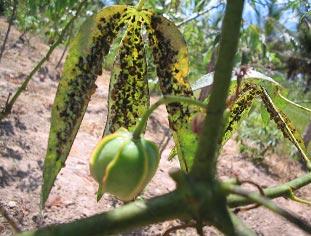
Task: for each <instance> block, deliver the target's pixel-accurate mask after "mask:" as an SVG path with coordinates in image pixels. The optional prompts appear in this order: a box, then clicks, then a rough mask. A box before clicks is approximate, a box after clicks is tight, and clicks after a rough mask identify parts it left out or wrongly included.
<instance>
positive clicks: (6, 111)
mask: <svg viewBox="0 0 311 236" xmlns="http://www.w3.org/2000/svg"><path fill="white" fill-rule="evenodd" d="M87 2H88V1H87V0H84V1H82V2H81V3H80V4H79V5H78V7H77V10H76V14H75V15H74V16H73V17H72V18H71V19H70V20H69V22H68V23H67V24H66V26H65V28H64V29H63V30H62V32H61V34H60V35H59V37H58V39H57V40H56V42H55V43H54V44H53V45H52V46H51V47H50V48H49V50H48V52H47V53H46V55H45V56H44V57H43V58H42V59H41V61H40V62H39V63H38V64H37V65H36V66H35V67H34V68H33V69H32V71H31V72H30V73H29V75H28V76H27V77H26V79H25V81H24V82H23V84H22V85H21V86H20V87H19V88H18V89H17V91H16V93H15V94H14V96H13V97H12V98H11V99H10V101H9V102H8V103H7V104H6V106H5V107H4V109H3V111H1V112H0V122H1V120H2V119H3V118H5V117H6V116H8V115H9V114H10V113H11V111H12V107H13V105H14V103H15V102H16V100H17V98H18V97H19V96H20V95H21V93H22V92H23V91H24V90H25V89H26V88H27V85H28V83H29V81H30V80H31V79H32V77H33V75H34V74H35V73H36V72H37V71H38V70H39V69H40V68H41V66H42V65H43V63H45V62H46V61H47V60H48V59H49V57H50V55H51V54H52V52H53V51H54V49H55V48H56V47H57V46H58V45H59V44H60V43H61V42H62V41H63V39H64V37H65V35H66V33H67V31H68V30H69V29H70V27H71V25H72V24H73V22H74V21H75V20H76V18H77V17H78V16H79V13H80V11H81V10H82V8H83V6H84V5H86V4H87Z"/></svg>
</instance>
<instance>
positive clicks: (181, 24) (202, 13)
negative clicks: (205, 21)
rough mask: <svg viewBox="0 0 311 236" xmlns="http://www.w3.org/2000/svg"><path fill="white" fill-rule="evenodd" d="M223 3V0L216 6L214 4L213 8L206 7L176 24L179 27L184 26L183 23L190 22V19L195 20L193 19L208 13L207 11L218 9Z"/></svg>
mask: <svg viewBox="0 0 311 236" xmlns="http://www.w3.org/2000/svg"><path fill="white" fill-rule="evenodd" d="M222 5H224V3H222V2H221V3H219V4H217V5H216V6H213V7H211V8H208V9H205V10H203V11H200V12H197V13H196V14H195V15H193V16H190V17H189V18H187V19H185V20H184V21H182V22H180V23H178V24H176V26H177V27H181V26H183V25H185V24H187V23H189V22H190V21H193V20H195V19H197V18H198V17H200V16H202V15H204V14H206V13H208V12H210V11H212V10H213V9H217V8H218V7H220V6H222Z"/></svg>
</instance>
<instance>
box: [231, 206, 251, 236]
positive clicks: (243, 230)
mask: <svg viewBox="0 0 311 236" xmlns="http://www.w3.org/2000/svg"><path fill="white" fill-rule="evenodd" d="M229 215H230V218H231V221H232V223H233V226H234V228H235V232H236V234H237V235H239V236H256V233H255V232H254V231H253V230H251V229H250V228H249V227H248V226H247V225H246V224H245V223H244V222H243V221H242V220H241V219H240V218H239V217H237V216H236V215H235V214H234V213H232V212H231V211H229Z"/></svg>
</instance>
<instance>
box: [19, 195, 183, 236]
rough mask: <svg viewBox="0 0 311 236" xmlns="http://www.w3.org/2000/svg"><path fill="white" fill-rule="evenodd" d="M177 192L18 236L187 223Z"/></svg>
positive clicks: (68, 234)
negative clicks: (175, 222) (167, 221)
mask: <svg viewBox="0 0 311 236" xmlns="http://www.w3.org/2000/svg"><path fill="white" fill-rule="evenodd" d="M182 198H183V197H182V194H180V193H179V192H178V191H174V192H171V193H168V194H166V195H163V196H160V197H156V198H153V199H150V200H146V201H145V200H138V201H135V202H132V203H129V204H126V205H124V206H121V207H119V208H116V209H114V210H112V211H109V212H106V213H102V214H98V215H94V216H91V217H88V218H85V219H81V220H76V221H74V222H71V223H66V224H59V225H51V226H47V227H45V228H42V229H39V230H37V231H32V232H25V233H22V234H19V236H46V235H49V236H52V235H55V236H62V235H63V236H71V235H72V236H80V235H81V236H85V235H88V236H92V235H111V234H116V233H120V232H125V231H129V230H131V229H134V228H137V227H142V226H145V225H149V224H152V223H157V222H161V221H165V220H171V219H175V218H182V219H187V218H188V217H187V214H186V208H185V207H181V206H184V205H185V202H184V201H183V199H182Z"/></svg>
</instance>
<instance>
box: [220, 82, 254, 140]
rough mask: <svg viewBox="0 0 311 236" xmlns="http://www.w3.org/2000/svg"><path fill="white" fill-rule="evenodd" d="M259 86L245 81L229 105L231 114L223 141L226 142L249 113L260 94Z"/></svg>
mask: <svg viewBox="0 0 311 236" xmlns="http://www.w3.org/2000/svg"><path fill="white" fill-rule="evenodd" d="M259 93H260V92H259V88H258V87H257V86H256V85H255V84H251V83H244V84H243V86H242V88H241V91H240V93H239V96H238V97H237V98H236V100H235V101H234V103H233V104H232V105H231V106H230V107H229V110H230V115H229V117H228V121H227V125H226V129H225V133H224V137H223V140H222V143H223V144H225V143H226V142H227V141H228V140H229V139H230V138H231V136H232V134H233V133H234V132H235V131H236V130H237V128H238V126H239V124H240V122H241V121H242V120H243V119H245V117H246V116H247V115H248V113H249V110H250V108H251V106H252V104H253V102H254V100H255V98H256V97H257V95H258V94H259Z"/></svg>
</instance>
